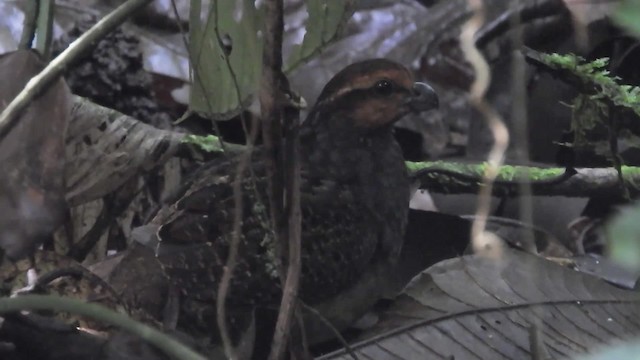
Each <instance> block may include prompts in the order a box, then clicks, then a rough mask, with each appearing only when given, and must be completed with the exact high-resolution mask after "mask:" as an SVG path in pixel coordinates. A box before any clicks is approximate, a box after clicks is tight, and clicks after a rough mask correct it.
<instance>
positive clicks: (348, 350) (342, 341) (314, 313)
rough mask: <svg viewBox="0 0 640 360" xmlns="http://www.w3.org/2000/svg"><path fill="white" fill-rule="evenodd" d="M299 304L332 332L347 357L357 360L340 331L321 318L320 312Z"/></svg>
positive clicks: (302, 303) (327, 320)
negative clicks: (347, 354)
mask: <svg viewBox="0 0 640 360" xmlns="http://www.w3.org/2000/svg"><path fill="white" fill-rule="evenodd" d="M300 304H301V305H302V307H303V308H304V309H305V310H306V311H308V312H310V313H311V314H313V315H315V316H316V317H317V318H318V319H320V321H321V322H322V323H323V324H325V325H326V326H327V328H329V330H331V332H333V334H334V335H335V337H336V339H338V342H339V343H340V345H342V347H343V348H344V349H345V350H346V351H347V353H349V355H351V357H352V358H353V359H354V360H359V358H358V355H356V353H355V351H354V350H353V348H352V347H351V345H349V343H348V342H347V339H345V338H344V336H342V334H341V333H340V330H338V329H336V327H335V326H333V324H332V323H331V321H329V319H327V318H325V317H324V316H322V314H321V313H320V311H318V310H316V309H314V308H313V307H311V306H309V305H307V304H305V303H304V302H302V301H300Z"/></svg>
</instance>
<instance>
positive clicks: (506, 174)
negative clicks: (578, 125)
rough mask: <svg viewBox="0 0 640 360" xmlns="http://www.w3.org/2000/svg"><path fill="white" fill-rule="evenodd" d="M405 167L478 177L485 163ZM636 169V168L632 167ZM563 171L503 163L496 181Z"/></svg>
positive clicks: (539, 177) (554, 175)
mask: <svg viewBox="0 0 640 360" xmlns="http://www.w3.org/2000/svg"><path fill="white" fill-rule="evenodd" d="M406 165H407V169H408V170H409V172H411V173H415V172H418V171H421V170H445V171H451V172H455V173H459V174H462V175H466V176H472V177H477V178H478V179H480V178H481V177H482V176H483V175H484V173H485V171H486V170H487V165H488V164H487V163H481V164H464V163H456V162H444V161H433V162H411V161H407V162H406ZM634 169H636V170H638V168H634ZM564 172H565V169H564V168H541V167H530V166H513V165H504V166H502V167H501V168H500V172H499V173H498V177H497V180H498V181H510V182H512V181H516V180H517V178H518V177H524V178H527V179H529V180H531V181H544V180H551V179H555V178H557V177H558V176H560V175H562V174H563V173H564Z"/></svg>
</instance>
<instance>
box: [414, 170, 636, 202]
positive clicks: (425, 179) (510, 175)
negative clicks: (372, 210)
mask: <svg viewBox="0 0 640 360" xmlns="http://www.w3.org/2000/svg"><path fill="white" fill-rule="evenodd" d="M407 168H408V169H409V173H410V176H411V177H412V179H414V180H415V181H417V182H419V183H420V186H421V187H423V188H426V189H428V190H430V191H432V192H436V193H446V194H469V193H476V192H477V191H478V189H479V188H480V181H481V178H482V177H481V175H482V174H483V173H484V171H486V164H465V163H454V162H444V161H435V162H407ZM525 174H526V176H527V177H526V178H524V176H525ZM622 175H623V177H624V180H625V183H626V184H627V185H628V186H629V191H630V193H631V194H632V195H634V194H638V193H639V192H640V191H639V189H640V186H639V185H640V167H635V166H623V167H622ZM522 181H527V182H530V183H531V188H532V192H533V193H534V194H536V195H544V196H570V197H585V196H593V195H605V196H609V195H615V194H619V191H620V188H619V182H618V173H617V171H616V169H615V168H612V167H611V168H580V169H575V170H574V169H571V170H567V169H565V168H557V167H551V168H545V167H535V166H511V165H505V166H503V167H502V168H501V169H500V172H499V173H498V176H497V178H496V182H495V189H494V192H493V193H494V194H496V195H499V196H516V195H518V184H519V182H522Z"/></svg>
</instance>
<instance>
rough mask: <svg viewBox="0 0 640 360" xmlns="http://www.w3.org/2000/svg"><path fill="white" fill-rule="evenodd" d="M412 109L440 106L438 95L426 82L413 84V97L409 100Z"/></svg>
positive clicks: (425, 109) (417, 110) (418, 110)
mask: <svg viewBox="0 0 640 360" xmlns="http://www.w3.org/2000/svg"><path fill="white" fill-rule="evenodd" d="M407 103H408V105H409V107H410V108H411V110H413V111H415V112H421V111H427V110H433V109H437V108H438V105H439V103H438V95H437V94H436V91H435V90H433V88H432V87H431V86H429V85H427V84H425V83H421V82H417V83H415V84H413V91H412V94H411V98H409V99H408V100H407Z"/></svg>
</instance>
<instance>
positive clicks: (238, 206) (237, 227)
mask: <svg viewBox="0 0 640 360" xmlns="http://www.w3.org/2000/svg"><path fill="white" fill-rule="evenodd" d="M211 6H212V8H210V10H209V11H210V13H209V14H211V11H214V12H215V13H214V21H213V26H214V33H215V34H216V40H217V41H218V45H219V46H220V47H221V49H224V48H223V47H222V38H221V34H220V32H219V29H218V1H217V0H214V1H213V2H212V4H211ZM223 56H224V60H225V63H226V64H227V67H228V68H229V73H230V74H231V79H232V81H233V84H234V88H235V91H236V95H237V97H238V104H239V105H240V119H241V121H242V123H243V124H245V123H246V121H245V115H244V113H245V111H244V105H243V103H242V101H241V97H240V85H239V84H238V80H237V77H236V75H235V72H234V70H233V67H232V66H231V62H230V61H229V54H227V53H226V52H224V51H223ZM257 125H258V124H257V122H256V121H255V119H253V120H252V124H251V130H250V134H248V136H247V144H246V150H245V151H244V152H243V153H242V155H241V156H240V161H239V163H238V167H237V168H236V173H235V177H234V180H233V204H234V213H233V232H232V235H231V243H230V244H229V255H228V257H227V263H226V264H225V267H224V271H223V273H222V278H221V279H220V284H219V285H218V291H217V299H216V320H217V322H218V329H219V330H220V338H221V339H222V344H223V347H224V351H225V355H226V356H227V358H229V359H237V354H236V352H235V349H234V347H233V342H232V340H231V336H230V335H229V329H228V328H227V319H226V317H227V315H226V314H227V312H226V301H227V294H228V293H229V287H230V285H231V278H232V277H233V270H234V269H235V267H236V263H237V258H238V247H239V245H240V236H241V232H242V219H243V217H244V213H243V204H242V202H243V195H242V182H243V180H244V174H245V171H246V170H247V168H248V167H249V165H250V161H251V154H252V152H253V146H254V143H255V141H256V138H257V136H258V126H257Z"/></svg>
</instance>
